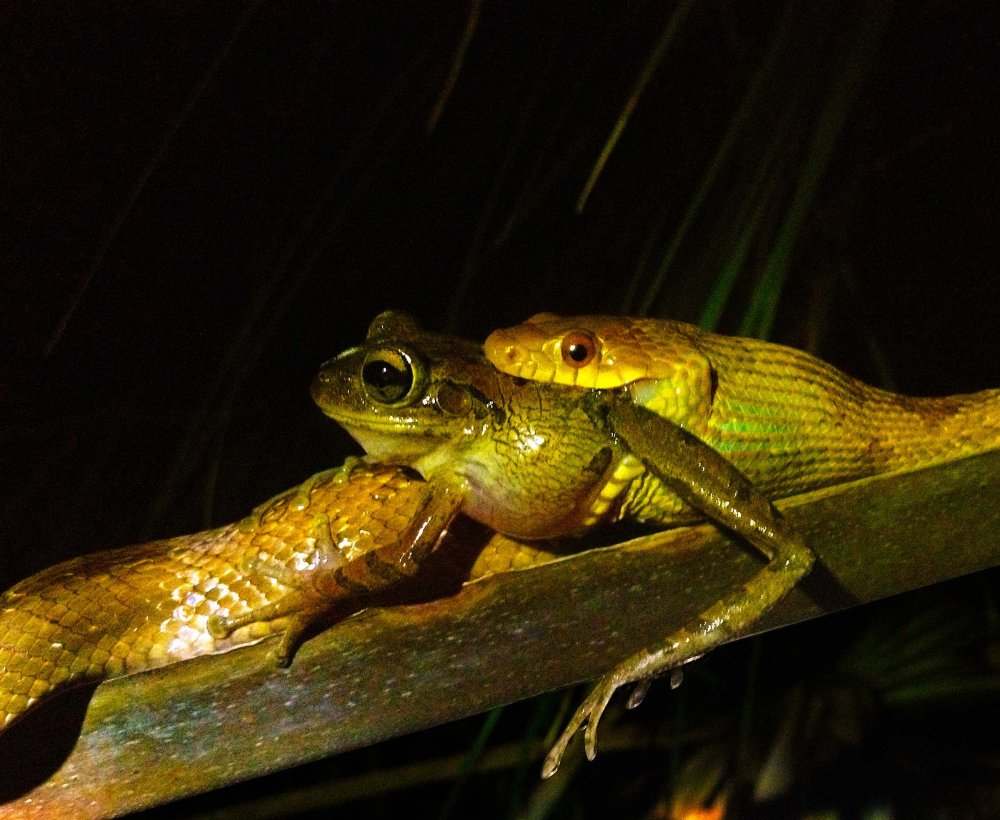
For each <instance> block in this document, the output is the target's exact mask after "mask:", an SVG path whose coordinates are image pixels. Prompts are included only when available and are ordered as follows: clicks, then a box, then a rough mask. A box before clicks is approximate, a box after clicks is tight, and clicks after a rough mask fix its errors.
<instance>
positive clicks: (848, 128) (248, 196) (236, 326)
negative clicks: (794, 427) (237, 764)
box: [0, 0, 1000, 817]
mask: <svg viewBox="0 0 1000 820" xmlns="http://www.w3.org/2000/svg"><path fill="white" fill-rule="evenodd" d="M997 14H998V13H997V11H996V10H994V9H993V8H992V7H990V6H988V5H983V4H973V3H962V2H955V3H931V2H925V3H913V4H905V5H904V4H897V5H890V4H889V3H888V2H876V0H857V2H830V3H822V4H794V3H791V2H787V3H781V2H765V3H755V4H746V3H732V2H716V3H690V2H684V1H683V0H681V2H678V3H660V2H649V1H648V0H647V2H629V3H626V4H587V5H586V6H583V5H581V4H547V3H539V4H517V3H508V2H497V3H484V2H481V1H477V0H470V2H468V3H466V4H455V3H419V4H418V3H398V2H397V3H385V4H383V3H379V4H367V5H365V6H364V7H357V6H354V5H351V4H327V3H298V4H290V3H287V4H280V3H272V4H268V3H263V2H260V0H251V1H250V2H236V0H229V1H228V2H220V3H216V4H212V5H211V6H204V5H203V4H160V5H157V4H134V5H117V6H104V5H102V4H80V3H70V2H62V3H58V2H55V3H51V4H38V3H34V2H28V0H21V2H14V3H10V4H8V5H7V6H6V7H5V11H4V19H3V25H2V26H0V55H3V56H2V58H0V77H2V87H3V90H4V94H3V96H2V100H3V102H2V108H0V118H2V122H3V129H2V131H0V168H2V169H3V171H2V173H3V179H4V184H3V186H2V190H0V225H2V226H3V232H4V234H5V236H4V238H3V241H2V242H0V277H2V279H0V281H2V289H0V316H2V321H0V414H2V415H0V454H2V458H3V461H2V464H0V521H2V522H3V527H2V528H0V581H2V582H3V583H4V584H5V585H7V584H9V583H13V582H14V581H15V580H17V579H18V578H20V577H24V576H26V575H28V574H30V573H31V572H34V571H36V570H38V569H40V568H41V567H43V566H45V565H48V564H51V563H54V562H56V561H59V560H62V559H65V558H67V557H69V556H71V555H75V554H79V553H82V552H85V551H89V550H92V549H98V548H105V547H111V546H115V545H119V544H123V543H128V542H131V541H138V540H142V539H144V538H148V537H152V536H158V535H166V534H174V533H178V532H185V531H193V530H196V529H200V528H203V527H205V526H207V525H209V524H214V523H218V522H221V521H227V520H232V519H235V518H237V517H239V516H240V515H242V514H243V513H244V512H245V511H246V510H248V509H249V508H250V507H251V506H253V504H254V503H255V502H257V501H259V500H260V499H263V498H267V497H269V496H270V495H272V494H273V493H274V492H276V491H278V490H280V489H282V488H284V487H286V486H290V485H292V484H295V483H297V482H298V481H299V480H301V478H302V477H303V476H305V475H308V474H310V473H312V472H315V471H317V470H319V469H321V468H323V467H326V466H329V465H330V464H331V463H337V462H339V461H341V460H342V458H343V456H344V455H345V454H346V453H348V452H355V449H354V448H353V446H352V445H351V443H350V442H349V440H348V438H347V437H346V435H344V434H342V433H340V432H339V431H337V430H335V429H333V428H332V426H331V425H329V424H328V423H327V422H326V421H325V420H324V419H323V418H322V417H321V416H320V414H319V413H318V412H317V411H316V410H315V409H314V408H313V407H312V406H311V404H310V401H309V398H308V395H307V392H306V389H305V388H306V385H307V384H308V382H309V379H310V378H311V376H312V373H313V372H314V370H315V368H316V366H317V365H318V363H319V362H320V361H322V360H323V359H324V358H326V357H328V356H329V355H330V354H332V353H334V352H336V351H338V350H340V349H343V348H345V347H347V346H348V345H350V344H352V343H354V342H356V341H357V339H359V338H360V336H361V334H362V333H363V330H364V328H365V326H366V324H367V322H368V321H369V320H370V318H371V317H372V316H373V315H374V314H375V313H376V312H378V311H379V310H382V309H384V308H387V307H403V308H406V309H409V310H411V311H413V312H414V313H416V314H417V315H418V316H419V317H420V318H421V320H422V321H423V322H424V323H425V324H427V325H428V326H431V327H440V328H445V327H448V328H450V329H452V330H455V331H458V332H462V333H465V334H468V335H472V336H476V337H482V336H483V335H484V334H485V333H486V332H487V331H488V330H489V329H490V328H491V327H494V326H497V325H502V324H509V323H512V322H514V321H518V320H520V319H522V318H524V317H525V316H526V315H528V314H531V313H533V312H536V311H539V310H555V311H558V312H562V313H576V312H615V311H618V310H621V309H625V310H629V311H634V312H648V313H651V314H656V315H670V316H672V317H675V318H681V319H686V320H690V321H701V322H702V323H703V324H705V325H707V326H715V327H719V328H720V329H722V330H724V331H728V332H736V331H741V332H746V333H753V334H759V335H765V334H770V335H771V336H772V337H774V338H777V339H779V340H781V341H785V342H789V343H792V344H796V345H798V346H800V347H804V348H807V349H810V350H813V351H815V352H818V353H820V354H821V355H823V356H824V357H825V358H827V359H829V360H831V361H833V362H835V363H836V364H838V365H839V366H841V367H843V368H844V369H847V370H848V371H850V372H852V373H853V374H855V375H857V376H859V377H862V378H866V379H868V380H869V381H877V382H881V383H884V384H893V385H895V386H896V387H898V388H900V389H902V390H904V391H906V392H913V393H948V392H958V391H961V390H969V389H976V388H980V387H986V386H995V385H996V384H1000V371H998V367H997V361H998V358H997V342H996V328H997V326H998V324H1000V322H998V317H1000V310H998V306H1000V298H998V297H1000V277H996V275H995V273H994V269H995V265H996V259H997V256H998V251H1000V247H998V245H1000V238H998V233H997V231H996V224H997V222H998V215H1000V214H998V212H1000V152H998V151H997V150H996V149H997V145H996V141H997V137H996V134H997V133H998V128H997V125H998V121H997V93H996V80H995V78H996V70H997V67H998V53H997V51H998V46H997V43H998V42H1000V36H998V35H1000V20H998V19H997ZM859 560H860V559H859ZM995 577H996V576H995V574H988V575H986V576H983V577H982V578H976V579H971V580H966V581H963V582H956V583H953V584H951V585H948V586H947V587H946V588H944V589H943V590H940V591H938V590H935V591H931V592H927V593H924V594H916V595H912V596H908V597H907V599H906V600H905V601H902V602H898V603H897V602H888V603H885V604H881V605H878V606H872V607H866V608H864V609H863V610H862V611H860V612H857V613H852V614H849V615H842V616H838V617H837V618H835V619H830V620H831V623H829V624H827V623H818V624H816V623H814V624H810V625H806V626H804V627H800V628H794V629H789V630H785V631H783V632H782V633H781V634H778V635H773V636H768V637H767V638H764V639H762V640H760V641H747V642H743V643H741V644H738V645H736V646H733V647H728V648H726V649H725V650H723V651H720V652H717V653H715V654H714V655H713V656H712V657H710V658H708V659H706V660H704V661H702V662H700V663H699V664H697V665H695V666H694V667H693V668H692V670H691V671H690V672H689V673H688V678H689V681H688V683H686V684H685V685H684V686H683V687H681V689H680V690H678V691H677V692H672V693H671V692H666V691H664V692H662V694H658V692H659V690H666V689H667V687H665V686H660V687H656V688H654V692H653V693H652V694H651V695H650V698H649V700H650V703H648V704H646V705H644V706H643V708H642V710H641V711H640V713H639V715H638V716H637V718H636V724H635V725H640V726H643V727H649V733H650V734H652V733H653V731H654V727H655V726H656V724H657V721H659V720H662V721H663V722H664V725H665V727H666V728H665V729H664V730H663V731H664V732H666V733H667V735H668V737H669V740H668V741H666V742H664V743H663V744H658V745H656V746H654V747H652V748H651V747H650V746H649V745H648V744H647V743H645V742H643V741H640V740H636V741H635V742H634V743H631V744H629V743H623V744H622V746H620V747H619V748H621V749H622V751H620V752H619V751H615V752H609V751H605V753H604V754H603V755H602V757H601V758H599V760H598V761H597V762H596V763H595V764H589V765H587V766H586V767H585V768H584V767H581V768H579V769H578V770H577V771H578V775H579V776H577V777H575V778H567V779H565V780H564V781H561V782H562V785H560V786H558V787H557V786H553V785H552V784H551V783H546V784H538V783H537V781H536V780H535V769H534V765H533V764H530V765H529V764H527V763H525V762H524V760H525V757H524V756H523V755H521V754H519V753H518V751H517V750H518V749H519V748H520V746H521V745H522V744H526V743H530V740H531V739H533V738H534V737H535V733H538V732H544V729H542V728H540V727H546V728H547V727H548V725H549V724H550V722H553V721H555V722H557V720H556V716H555V714H554V713H555V712H557V711H560V710H563V709H564V706H560V704H562V703H563V698H564V697H565V696H564V695H558V696H556V697H555V699H554V700H542V701H539V702H537V703H528V704H517V705H515V706H512V707H509V708H508V709H507V710H505V711H504V713H503V715H502V716H501V717H500V718H499V719H498V720H497V722H496V725H495V726H493V727H492V731H490V732H489V738H484V739H483V743H482V744H480V743H477V742H476V741H475V738H476V737H477V735H478V733H479V732H480V727H481V726H482V725H483V719H482V718H480V719H475V720H471V721H465V722H461V723H459V724H455V725H452V726H447V727H442V728H441V729H439V730H435V731H434V732H429V733H421V734H420V735H416V736H413V737H410V738H402V739H399V740H397V741H393V742H391V743H387V744H383V745H381V746H379V747H376V748H373V749H370V750H365V751H364V752H358V753H353V754H350V755H345V756H342V757H340V758H336V759H333V760H329V761H324V762H322V763H319V764H314V765H312V766H309V767H304V768H303V769H298V770H295V771H293V772H286V773H282V774H279V775H275V776H274V777H272V778H268V779H265V780H263V781H261V782H258V783H253V784H247V785H246V786H245V787H241V788H237V789H230V790H224V791H222V792H220V793H217V794H215V795H211V796H207V797H205V798H203V799H201V800H195V801H187V802H185V803H184V804H180V805H178V806H174V807H164V808H163V809H161V810H158V811H157V812H153V813H151V814H152V815H153V816H173V815H175V814H176V815H178V816H196V815H198V814H199V813H201V814H202V815H206V813H208V812H211V811H213V810H214V809H213V808H212V807H219V808H218V811H219V812H221V813H222V814H223V815H226V816H228V814H229V813H231V812H232V811H233V808H232V807H233V806H239V811H240V813H241V814H244V815H249V816H287V815H288V814H291V813H295V814H297V815H305V814H308V812H314V813H316V814H319V813H321V812H322V813H325V810H326V808H327V807H328V806H329V805H331V804H333V803H335V802H339V801H341V800H342V799H343V798H344V797H345V796H347V795H350V796H351V799H352V801H353V802H351V803H350V804H348V805H345V806H343V807H342V808H341V809H339V811H341V812H347V813H350V812H352V811H356V812H357V813H358V814H362V813H363V814H364V815H365V816H366V817H379V816H383V815H384V816H397V815H398V814H399V813H400V812H401V811H405V812H406V813H407V815H408V816H442V814H445V813H447V811H448V810H449V807H450V814H451V816H465V815H467V814H471V813H473V812H475V813H476V814H477V815H479V816H539V817H542V816H551V817H570V816H580V817H583V816H603V815H606V814H609V813H611V812H614V813H615V814H619V815H625V816H650V817H659V816H681V814H680V813H679V811H678V807H679V806H682V805H696V804H699V803H701V802H703V801H708V802H709V803H710V804H713V805H719V801H720V800H724V801H725V804H726V805H728V806H729V807H730V808H734V807H735V811H734V813H736V814H738V815H741V816H743V815H752V814H753V812H754V811H755V810H757V811H759V813H760V814H761V816H775V815H776V814H778V813H786V814H787V815H790V816H806V815H810V814H819V813H822V816H831V817H833V816H860V815H861V814H866V815H870V816H876V815H877V816H896V815H899V816H927V817H932V816H949V817H965V816H970V817H974V816H989V812H988V811H986V809H987V808H989V807H992V806H995V805H996V804H997V802H998V797H1000V796H998V795H997V794H996V785H995V783H996V782H997V777H996V773H997V755H996V744H995V737H996V736H997V733H996V729H997V725H996V724H997V707H996V699H995V697H992V698H990V697H980V695H983V694H986V693H987V692H988V691H989V690H990V688H991V687H990V686H988V685H985V684H984V681H985V680H986V678H984V677H983V676H984V674H985V673H992V672H995V669H996V663H997V654H998V653H997V648H996V646H997V645H996V636H995V612H994V604H995V602H994V600H993V595H992V589H991V584H992V582H993V581H994V580H995ZM910 623H913V624H920V625H922V628H921V629H920V630H917V631H916V632H915V631H913V630H910V629H907V628H906V626H907V624H910ZM888 625H895V626H894V627H893V628H887V627H888ZM754 658H756V660H755V661H754V662H751V661H752V659H754ZM491 720H492V719H491ZM491 725H492V724H491ZM706 727H707V729H709V730H710V731H707V732H706V731H700V730H701V729H705V728H706ZM609 730H610V731H609ZM615 731H617V729H611V727H610V726H609V727H608V729H606V730H605V733H606V735H607V734H613V732H615ZM484 733H485V732H484ZM641 734H642V736H643V737H645V734H644V733H641ZM632 737H633V738H634V737H635V735H634V734H633V735H632ZM526 738H528V740H526ZM613 745H614V744H613V743H612V742H611V740H610V739H605V741H604V744H603V748H605V749H608V748H609V746H613ZM462 748H465V749H468V750H469V751H467V752H464V754H465V755H467V760H466V762H465V763H462V762H454V755H456V754H463V753H462V752H460V751H459V750H460V749H462ZM627 749H631V750H630V751H626V750H627ZM497 760H500V761H502V762H500V763H496V761H497ZM415 761H419V763H418V762H415ZM476 761H478V762H479V763H481V764H482V763H486V762H490V765H489V766H487V770H488V773H487V774H471V772H473V771H478V770H476V769H475V765H474V764H475V763H476ZM567 765H569V764H567ZM584 774H585V775H586V776H584ZM345 783H346V784H354V785H350V786H346V785H344V784H345ZM358 783H366V784H367V786H366V787H365V788H363V789H359V787H358V786H357V784H358ZM404 786H405V787H406V788H403V787H404ZM557 788H558V789H561V791H558V792H556V791H554V790H555V789H557ZM303 793H306V794H308V796H309V797H308V799H307V800H305V802H297V800H293V796H295V795H299V796H301V795H302V794H303ZM260 796H270V802H265V803H263V804H261V808H260V810H259V811H257V810H256V809H254V808H253V807H252V805H250V804H248V803H246V801H248V800H252V799H257V798H259V797H260ZM755 796H756V798H757V800H758V801H767V802H766V803H763V804H761V803H760V802H757V803H755ZM685 801H688V802H685ZM761 805H764V806H766V808H760V806H761ZM293 806H294V807H295V808H294V809H292V808H291V807H293ZM754 806H757V807H758V808H757V809H754V808H753V807H754ZM224 807H229V808H224ZM268 807H270V808H268ZM685 816H695V815H694V814H693V813H692V814H687V815H685Z"/></svg>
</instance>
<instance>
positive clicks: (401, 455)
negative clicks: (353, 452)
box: [347, 427, 428, 474]
mask: <svg viewBox="0 0 1000 820" xmlns="http://www.w3.org/2000/svg"><path fill="white" fill-rule="evenodd" d="M347 432H348V433H350V434H351V438H353V439H354V440H355V441H356V442H357V443H358V444H360V445H361V446H362V448H363V449H364V451H365V452H366V453H367V454H368V455H370V456H373V457H374V458H376V459H377V460H378V461H381V462H384V463H387V464H405V465H407V466H411V467H414V468H415V469H417V470H418V471H419V472H421V473H422V474H423V470H420V468H419V467H418V466H417V464H418V462H419V461H420V459H421V456H423V455H425V454H426V453H427V446H428V442H427V440H426V439H423V438H418V439H416V440H413V439H412V438H411V437H410V436H407V435H405V434H404V435H401V434H400V432H399V431H398V430H379V429H377V428H371V427H348V428H347Z"/></svg>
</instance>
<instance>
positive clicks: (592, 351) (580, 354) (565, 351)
mask: <svg viewBox="0 0 1000 820" xmlns="http://www.w3.org/2000/svg"><path fill="white" fill-rule="evenodd" d="M559 348H560V350H562V358H563V361H564V362H566V364H567V365H569V366H570V367H574V368H581V367H586V366H587V365H588V364H590V363H591V362H592V361H593V360H594V356H596V355H597V342H596V340H595V339H594V337H593V336H591V335H590V334H589V333H587V332H585V331H583V330H573V331H571V332H569V333H567V334H566V335H565V336H564V337H563V340H562V343H561V344H560V345H559Z"/></svg>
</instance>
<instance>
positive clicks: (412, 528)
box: [207, 483, 462, 667]
mask: <svg viewBox="0 0 1000 820" xmlns="http://www.w3.org/2000/svg"><path fill="white" fill-rule="evenodd" d="M425 486H426V488H427V489H426V495H425V497H424V498H423V500H422V501H421V503H420V506H419V507H418V509H417V513H416V515H415V516H414V517H413V519H412V520H411V521H409V522H400V529H399V530H394V529H392V528H391V527H392V522H387V523H386V524H385V529H384V530H383V531H380V532H378V533H376V535H378V536H380V538H379V540H380V541H381V542H382V543H381V546H378V547H376V548H374V549H371V550H369V551H368V552H366V553H365V554H363V555H361V556H359V557H357V558H355V559H353V560H351V561H344V559H343V557H342V556H341V555H340V553H339V551H338V549H337V546H336V545H335V544H334V543H333V541H332V540H331V539H330V538H329V528H328V523H329V522H328V520H326V517H325V516H324V515H320V516H317V518H316V520H315V521H314V526H313V529H314V531H315V533H316V535H315V539H316V549H315V560H314V561H313V562H312V564H311V566H310V568H309V569H305V570H302V569H296V568H293V567H289V566H286V565H285V564H283V563H281V562H279V561H277V560H275V559H273V558H270V557H268V556H266V555H265V556H261V555H255V556H252V557H249V558H248V560H247V561H246V563H245V565H244V571H245V572H247V573H257V574H259V575H261V576H263V577H265V578H270V579H273V580H276V581H277V582H278V583H280V584H281V585H282V586H285V587H287V588H288V589H289V591H288V592H287V593H286V594H285V595H283V596H282V597H281V598H280V599H278V600H277V601H275V602H273V603H271V604H268V605H266V606H262V607H259V608H257V609H254V610H250V611H249V612H245V613H243V614H241V615H238V616H234V617H220V616H212V618H210V619H209V622H208V624H207V628H208V631H209V633H210V634H211V635H212V636H213V637H215V638H226V637H228V636H229V635H231V634H232V633H233V632H235V631H236V630H237V629H240V628H241V627H244V626H248V625H250V624H254V623H260V622H263V621H271V620H275V619H276V618H288V624H287V627H286V629H285V631H284V633H283V634H282V637H281V641H280V642H279V644H278V646H277V647H276V648H275V649H274V650H273V651H272V652H271V659H272V660H273V661H274V662H275V664H276V665H277V666H280V667H285V666H288V665H289V664H290V663H291V661H292V658H293V657H294V655H295V652H296V651H297V650H298V647H299V646H300V645H301V643H302V640H303V636H304V635H305V634H306V633H307V632H308V630H309V629H310V628H312V627H313V626H315V625H316V624H319V623H322V622H323V620H324V619H325V618H326V617H327V616H329V614H330V613H331V611H332V610H333V609H334V608H335V606H336V605H337V603H339V602H340V601H342V600H344V599H347V598H351V597H361V596H365V595H371V594H373V593H375V592H379V591H381V590H383V589H386V588H387V587H391V586H393V585H394V584H396V583H399V582H400V581H402V580H404V579H406V578H409V577H411V576H413V575H414V573H416V572H417V570H418V569H419V568H420V566H421V564H422V563H423V561H424V559H425V558H426V557H427V556H428V555H429V554H430V553H431V552H432V551H433V550H434V548H435V547H436V546H437V544H438V542H439V541H440V540H441V537H442V536H443V535H444V533H445V531H446V529H447V527H448V525H449V524H450V523H451V521H452V520H453V519H454V518H455V516H456V515H457V514H458V510H459V507H460V506H461V502H462V499H461V495H460V493H458V492H457V491H455V490H454V489H453V488H451V487H448V486H445V485H439V484H433V483H428V484H426V485H425ZM370 503H372V504H375V503H378V502H377V501H376V500H375V499H372V500H371V501H370Z"/></svg>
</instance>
